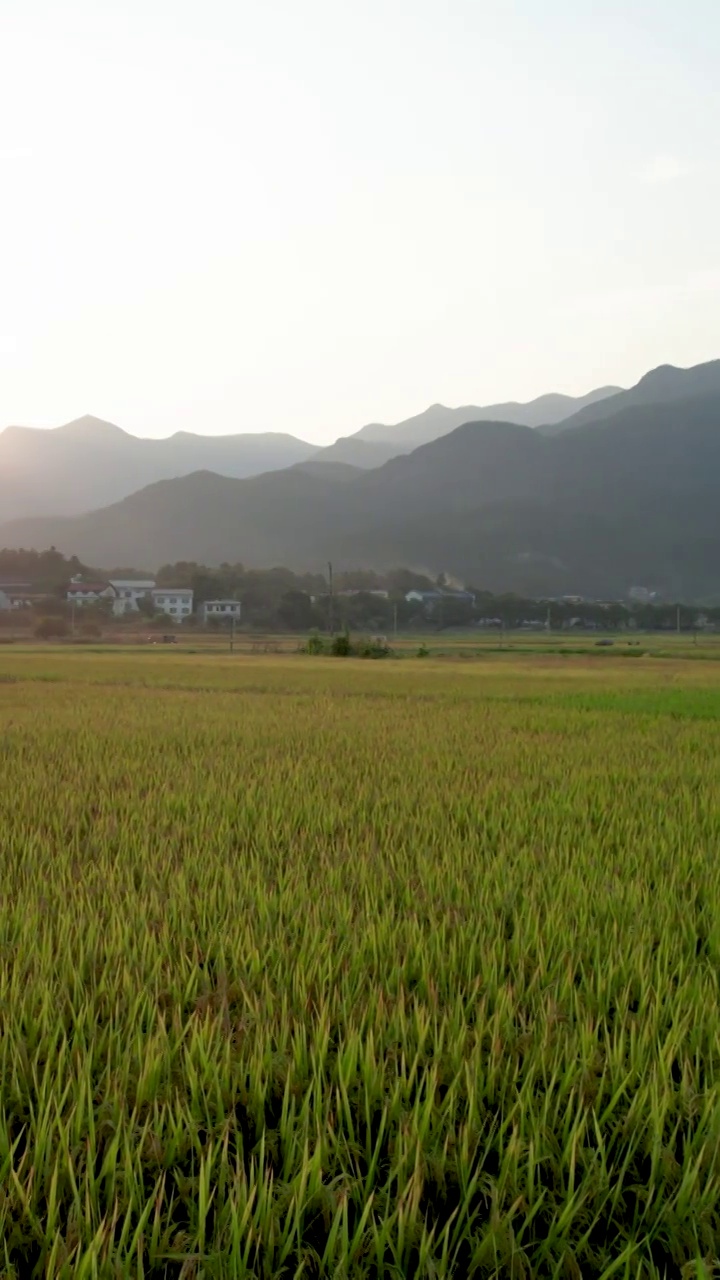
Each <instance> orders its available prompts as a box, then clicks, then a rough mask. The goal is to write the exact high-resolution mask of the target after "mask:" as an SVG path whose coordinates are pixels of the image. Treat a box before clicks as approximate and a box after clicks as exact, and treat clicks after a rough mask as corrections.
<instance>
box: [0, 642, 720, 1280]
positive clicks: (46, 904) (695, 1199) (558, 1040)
mask: <svg viewBox="0 0 720 1280" xmlns="http://www.w3.org/2000/svg"><path fill="white" fill-rule="evenodd" d="M719 712H720V672H718V670H717V668H716V666H715V664H713V663H698V662H692V661H687V660H686V659H684V658H682V657H675V658H673V657H670V658H665V659H662V660H660V659H655V658H652V657H648V658H647V659H645V660H644V661H643V662H632V663H620V662H610V663H602V662H600V661H599V660H597V659H596V658H595V657H594V656H593V657H591V656H590V655H586V656H582V655H579V656H575V657H572V656H568V655H564V656H563V655H557V654H551V653H548V654H545V655H538V654H526V655H511V656H506V657H502V658H497V659H495V658H489V659H488V660H487V661H485V660H483V661H478V662H463V663H452V662H444V661H443V660H432V659H429V660H427V659H423V660H417V661H416V660H413V659H410V658H408V660H407V661H401V662H395V663H362V662H353V661H347V662H346V661H340V660H338V661H331V660H327V661H325V660H313V659H304V658H300V657H282V656H280V657H267V658H265V657H259V658H258V657H254V658H249V657H240V658H238V657H236V658H235V659H234V660H233V659H232V658H230V657H228V656H225V655H218V654H214V655H197V656H195V655H192V654H187V653H183V652H182V651H178V652H172V653H157V652H153V653H146V654H143V655H142V656H139V655H137V654H125V653H123V652H113V653H107V654H102V655H96V654H92V653H88V652H78V651H70V650H60V649H46V650H42V651H36V652H21V651H18V652H16V651H15V650H14V649H7V650H5V651H1V652H0V761H1V763H2V768H1V770H0V847H1V849H2V864H1V865H2V872H3V874H2V880H1V882H0V886H1V892H2V898H1V900H0V1020H1V1025H0V1273H2V1274H3V1275H5V1276H8V1277H12V1276H17V1277H19V1278H21V1280H25V1278H26V1277H32V1276H38V1277H41V1276H42V1277H55V1276H68V1277H70V1276H73V1277H74V1276H79V1277H94V1276H98V1277H106V1276H110V1277H112V1276H118V1277H119V1276H133V1277H142V1276H158V1277H161V1276H162V1277H186V1278H187V1277H226V1276H228V1277H243V1276H246V1277H251V1276H252V1277H254V1276H260V1277H280V1276H282V1277H312V1276H320V1275H322V1276H328V1277H348V1280H350V1278H352V1277H371V1276H388V1277H390V1276H394V1277H397V1276H417V1277H421V1276H422V1277H428V1278H429V1277H443V1276H458V1277H465V1276H481V1277H506V1276H514V1277H527V1278H528V1280H529V1278H530V1277H536V1276H537V1277H558V1278H564V1277H569V1278H571V1280H572V1278H575V1277H582V1278H583V1280H584V1278H585V1277H603V1278H604V1280H610V1277H612V1276H623V1277H631V1276H632V1277H662V1276H668V1277H670V1276H710V1275H713V1274H715V1273H716V1272H718V1269H719V1268H720V1264H719V1263H718V1244H717V1242H718V1240H719V1239H720V1157H719V1155H718V1150H719V1142H720V989H719V987H720V863H719V862H718V858H717V848H718V842H719V838H720V802H719V800H718V797H719V796H720V719H719V718H718V713H719Z"/></svg>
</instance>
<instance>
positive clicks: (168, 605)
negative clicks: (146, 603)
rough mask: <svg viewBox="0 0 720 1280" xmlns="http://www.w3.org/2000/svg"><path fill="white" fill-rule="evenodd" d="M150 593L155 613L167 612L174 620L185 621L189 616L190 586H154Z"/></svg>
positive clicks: (190, 604) (190, 612)
mask: <svg viewBox="0 0 720 1280" xmlns="http://www.w3.org/2000/svg"><path fill="white" fill-rule="evenodd" d="M150 594H151V596H152V600H153V604H154V605H155V612H156V613H164V614H167V616H168V618H172V619H173V621H175V622H185V621H186V619H187V618H189V617H190V616H191V614H192V610H193V592H192V589H191V588H190V587H154V588H153V590H152V591H151V593H150Z"/></svg>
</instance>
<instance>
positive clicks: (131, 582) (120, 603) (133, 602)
mask: <svg viewBox="0 0 720 1280" xmlns="http://www.w3.org/2000/svg"><path fill="white" fill-rule="evenodd" d="M110 586H111V587H112V588H113V590H114V592H115V600H114V601H113V613H114V614H115V615H116V616H117V617H121V616H122V615H123V614H125V613H138V601H140V600H146V599H148V597H149V596H150V594H151V592H152V591H153V590H154V589H155V579H154V578H111V579H110Z"/></svg>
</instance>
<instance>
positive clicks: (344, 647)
mask: <svg viewBox="0 0 720 1280" xmlns="http://www.w3.org/2000/svg"><path fill="white" fill-rule="evenodd" d="M352 651H353V650H352V645H351V643H350V636H349V635H348V634H347V632H346V631H343V632H341V634H340V635H339V636H334V637H333V641H332V644H331V646H330V652H331V654H332V655H333V657H334V658H349V657H350V654H351V653H352Z"/></svg>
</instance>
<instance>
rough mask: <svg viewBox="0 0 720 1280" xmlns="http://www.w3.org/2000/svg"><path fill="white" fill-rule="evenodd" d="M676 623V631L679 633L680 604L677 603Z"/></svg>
mask: <svg viewBox="0 0 720 1280" xmlns="http://www.w3.org/2000/svg"><path fill="white" fill-rule="evenodd" d="M676 624H677V633H678V635H680V605H678V607H677V613H676Z"/></svg>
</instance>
